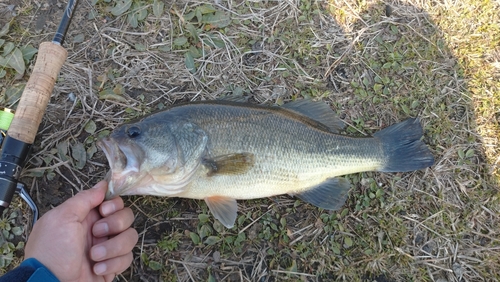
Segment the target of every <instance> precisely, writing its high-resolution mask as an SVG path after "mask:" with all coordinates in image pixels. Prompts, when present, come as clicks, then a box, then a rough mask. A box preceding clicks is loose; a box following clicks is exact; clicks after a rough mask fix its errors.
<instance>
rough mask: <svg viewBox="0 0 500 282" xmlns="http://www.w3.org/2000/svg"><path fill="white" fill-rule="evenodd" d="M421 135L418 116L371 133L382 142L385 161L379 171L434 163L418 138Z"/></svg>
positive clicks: (396, 170) (421, 166)
mask: <svg viewBox="0 0 500 282" xmlns="http://www.w3.org/2000/svg"><path fill="white" fill-rule="evenodd" d="M422 135H423V130H422V126H421V125H420V120H419V119H418V118H410V119H407V120H405V121H403V122H400V123H397V124H394V125H391V126H389V127H387V128H385V129H383V130H381V131H379V132H377V133H375V134H374V135H373V137H375V138H377V139H379V140H380V141H381V142H382V146H383V148H384V153H385V156H386V163H385V166H383V167H382V168H381V169H379V171H384V172H405V171H412V170H418V169H423V168H426V167H429V166H431V165H433V164H434V156H432V154H431V152H430V151H429V148H427V145H425V143H424V142H422V141H421V140H420V138H421V137H422Z"/></svg>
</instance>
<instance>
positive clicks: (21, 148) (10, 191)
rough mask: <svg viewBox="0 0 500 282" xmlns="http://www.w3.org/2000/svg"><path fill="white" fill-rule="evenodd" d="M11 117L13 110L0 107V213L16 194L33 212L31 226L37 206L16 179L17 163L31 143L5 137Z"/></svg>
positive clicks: (18, 166)
mask: <svg viewBox="0 0 500 282" xmlns="http://www.w3.org/2000/svg"><path fill="white" fill-rule="evenodd" d="M13 118H14V111H13V110H11V109H8V108H0V149H1V154H0V213H2V212H3V211H4V210H5V209H6V208H8V207H9V205H10V202H11V201H12V198H13V196H14V194H18V195H19V196H21V198H22V199H23V200H24V201H25V202H26V203H27V204H28V206H29V207H30V209H31V211H32V212H33V221H32V225H31V227H33V226H34V225H35V222H36V221H37V219H38V207H37V205H36V204H35V202H34V201H33V199H31V197H30V195H29V194H28V191H27V190H26V185H24V183H22V182H19V181H18V179H19V176H20V174H21V170H22V167H21V166H20V165H19V164H22V163H24V161H25V160H26V157H27V156H28V153H29V151H30V150H29V149H30V148H29V147H31V145H28V144H25V143H23V142H16V141H17V140H15V139H9V138H7V130H8V129H9V127H10V123H11V122H12V119H13ZM27 147H28V148H27Z"/></svg>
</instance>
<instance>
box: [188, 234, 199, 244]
mask: <svg viewBox="0 0 500 282" xmlns="http://www.w3.org/2000/svg"><path fill="white" fill-rule="evenodd" d="M189 237H191V240H192V241H193V243H194V244H195V245H198V244H199V243H200V242H201V240H200V236H198V234H196V233H194V232H189Z"/></svg>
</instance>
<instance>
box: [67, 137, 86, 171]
mask: <svg viewBox="0 0 500 282" xmlns="http://www.w3.org/2000/svg"><path fill="white" fill-rule="evenodd" d="M71 156H72V157H73V159H74V160H75V161H76V164H75V166H76V168H77V169H82V168H83V167H84V166H85V163H86V162H87V151H86V150H85V146H83V144H82V143H80V142H76V143H75V144H73V145H71Z"/></svg>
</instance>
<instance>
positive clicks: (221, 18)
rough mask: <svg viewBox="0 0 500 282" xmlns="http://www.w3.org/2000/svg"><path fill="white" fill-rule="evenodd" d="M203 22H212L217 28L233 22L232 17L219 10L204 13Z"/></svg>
mask: <svg viewBox="0 0 500 282" xmlns="http://www.w3.org/2000/svg"><path fill="white" fill-rule="evenodd" d="M202 23H204V24H210V25H212V26H213V27H216V28H223V27H226V26H228V25H229V24H231V17H230V16H229V15H228V14H226V13H224V12H222V11H217V12H216V13H215V14H208V15H204V16H203V18H202Z"/></svg>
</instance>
